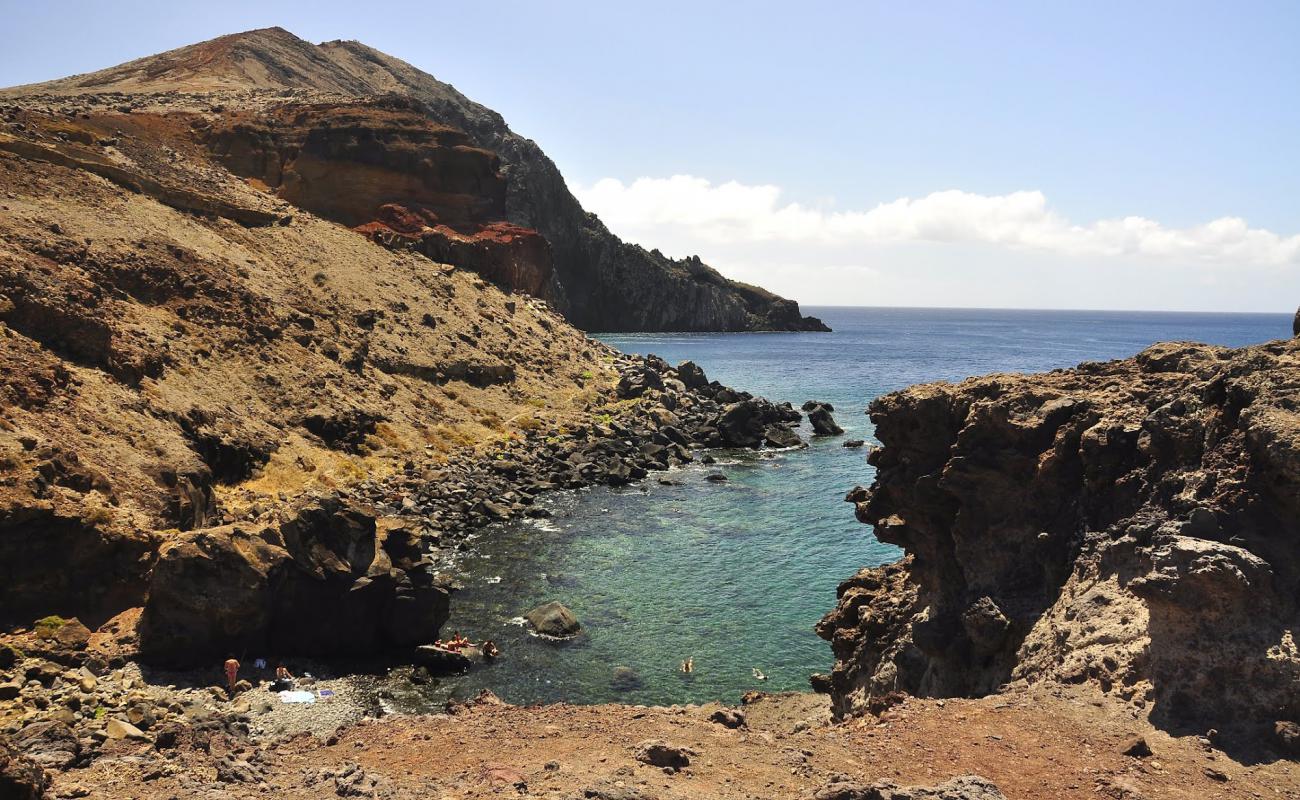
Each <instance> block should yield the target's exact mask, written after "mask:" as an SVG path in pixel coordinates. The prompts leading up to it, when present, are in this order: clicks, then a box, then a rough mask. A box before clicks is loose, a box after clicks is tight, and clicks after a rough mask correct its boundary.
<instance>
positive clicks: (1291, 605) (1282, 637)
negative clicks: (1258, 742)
mask: <svg viewBox="0 0 1300 800" xmlns="http://www.w3.org/2000/svg"><path fill="white" fill-rule="evenodd" d="M1298 387H1300V341H1296V340H1288V341H1279V342H1273V343H1270V344H1265V345H1259V346H1256V347H1249V348H1245V349H1241V350H1229V349H1225V348H1219V347H1210V346H1205V345H1196V344H1185V343H1169V344H1160V345H1155V346H1153V347H1151V348H1149V349H1148V350H1146V351H1144V352H1142V353H1141V354H1139V355H1137V356H1136V357H1134V358H1130V359H1126V360H1121V361H1114V362H1109V363H1090V364H1082V365H1080V366H1079V367H1077V368H1075V369H1071V370H1058V371H1055V372H1052V373H1048V374H1044V375H1031V376H1023V375H992V376H989V377H984V378H976V379H971V380H967V381H965V382H962V383H959V384H955V385H954V384H946V383H940V384H931V385H926V386H917V387H913V388H910V389H907V390H905V391H902V392H898V393H895V394H891V395H887V396H885V397H882V398H880V399H879V400H877V401H876V402H875V403H873V404H872V406H871V409H870V414H871V418H872V421H873V422H874V423H875V425H876V435H877V436H878V437H879V439H880V441H881V442H883V444H884V447H883V448H882V449H878V450H876V451H874V452H873V453H872V454H871V456H870V461H871V463H872V464H874V465H875V467H876V469H877V474H876V481H875V483H874V484H873V485H872V487H871V489H870V490H865V489H857V490H855V491H854V492H852V493H850V495H849V498H848V499H850V500H851V501H853V502H855V503H856V504H857V515H858V518H859V519H860V520H862V521H863V522H866V523H869V524H872V525H874V526H875V532H876V536H877V538H879V539H880V540H881V541H884V542H889V543H893V544H897V545H899V546H901V547H902V548H904V550H905V551H906V553H907V556H906V558H905V559H903V560H902V561H901V562H899V563H896V564H891V565H888V566H885V567H880V568H875V569H867V570H863V571H862V572H861V573H859V574H858V575H857V576H855V577H854V578H852V579H850V580H849V581H847V582H845V583H844V584H843V585H842V586H841V587H840V600H839V605H838V607H837V608H836V609H835V611H834V612H832V613H831V614H829V615H828V616H827V617H826V618H825V619H824V620H823V621H822V622H821V624H820V626H819V633H820V634H821V635H822V636H823V637H824V638H826V639H828V640H830V641H831V643H832V646H833V648H834V651H835V655H836V658H837V663H836V666H835V669H834V672H833V675H832V693H833V697H834V703H835V708H836V711H837V712H838V713H840V714H848V713H853V712H856V711H859V710H863V709H866V708H868V707H869V706H870V705H871V704H872V700H873V698H874V697H878V696H881V695H884V694H886V693H888V692H891V691H895V690H903V691H906V692H909V693H914V694H923V695H939V696H944V695H950V696H951V695H958V696H960V695H980V694H985V693H989V692H994V691H997V690H998V689H999V688H1000V687H1003V686H1004V685H1007V684H1011V683H1015V682H1029V683H1035V682H1041V681H1051V682H1057V683H1061V684H1087V685H1091V686H1094V687H1096V688H1097V689H1098V690H1099V691H1101V692H1104V693H1107V694H1110V695H1112V696H1115V697H1117V698H1119V699H1120V700H1122V701H1126V702H1129V703H1132V704H1133V705H1134V706H1135V707H1136V708H1139V709H1144V710H1146V711H1147V712H1149V714H1150V717H1151V719H1152V721H1153V722H1155V723H1156V724H1157V725H1160V726H1162V727H1165V728H1167V729H1170V730H1176V731H1197V732H1203V731H1205V730H1207V729H1208V728H1211V727H1213V728H1217V729H1218V730H1220V731H1225V732H1228V731H1230V732H1232V733H1234V734H1239V735H1247V736H1248V735H1256V734H1258V735H1267V734H1270V733H1271V732H1272V730H1273V729H1274V727H1275V722H1276V721H1278V720H1282V721H1294V720H1297V719H1300V653H1297V648H1296V643H1295V640H1294V636H1293V632H1294V631H1295V630H1296V628H1297V624H1300V617H1298V615H1297V598H1298V597H1300V548H1298V547H1297V544H1298V543H1300V522H1298V520H1300V516H1298V515H1297V512H1300V456H1297V453H1298V452H1300V417H1298V416H1297V414H1296V408H1297V402H1298V401H1300V388H1298ZM1225 735H1226V734H1225Z"/></svg>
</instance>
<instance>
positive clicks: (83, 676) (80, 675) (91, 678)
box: [76, 667, 99, 693]
mask: <svg viewBox="0 0 1300 800" xmlns="http://www.w3.org/2000/svg"><path fill="white" fill-rule="evenodd" d="M76 679H77V686H79V687H80V688H81V691H83V692H87V693H89V692H93V691H95V687H96V686H98V685H99V678H96V677H95V673H93V672H91V671H90V670H89V669H86V668H85V667H82V668H81V669H79V670H77V676H76Z"/></svg>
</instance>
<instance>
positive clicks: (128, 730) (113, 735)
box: [104, 717, 149, 741]
mask: <svg viewBox="0 0 1300 800" xmlns="http://www.w3.org/2000/svg"><path fill="white" fill-rule="evenodd" d="M104 732H105V733H106V734H108V738H110V739H138V740H140V741H148V740H149V736H148V735H147V734H146V733H145V732H144V731H142V730H140V729H139V728H137V727H136V726H134V725H132V724H131V723H129V722H127V721H126V720H124V719H121V718H119V717H109V718H108V724H107V725H106V726H105V727H104Z"/></svg>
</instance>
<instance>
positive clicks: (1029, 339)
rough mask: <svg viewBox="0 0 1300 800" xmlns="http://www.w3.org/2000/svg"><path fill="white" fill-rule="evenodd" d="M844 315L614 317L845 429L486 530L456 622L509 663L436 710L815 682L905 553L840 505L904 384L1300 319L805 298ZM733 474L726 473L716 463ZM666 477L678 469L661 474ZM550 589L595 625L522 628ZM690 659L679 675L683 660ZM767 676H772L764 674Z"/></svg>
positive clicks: (1033, 367) (638, 699) (865, 472)
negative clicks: (707, 329)
mask: <svg viewBox="0 0 1300 800" xmlns="http://www.w3.org/2000/svg"><path fill="white" fill-rule="evenodd" d="M806 313H810V314H814V315H816V316H819V317H821V318H822V319H824V320H825V321H826V322H827V324H829V325H830V326H831V327H832V328H833V329H834V332H833V333H830V334H822V333H750V334H725V333H722V334H608V335H599V338H600V339H601V340H603V341H605V342H607V343H609V344H611V345H613V346H615V347H617V348H619V349H620V350H623V351H625V352H632V353H654V354H655V355H658V356H661V357H663V358H665V359H667V360H668V361H669V362H671V363H677V362H679V361H682V360H685V359H690V360H692V361H695V362H696V363H697V364H699V365H700V366H701V367H703V368H704V370H705V371H706V373H707V374H708V376H709V377H710V378H715V379H717V380H719V381H721V382H722V383H724V384H727V385H729V386H733V387H735V388H738V389H744V390H746V391H750V392H753V393H754V394H757V395H762V396H765V397H768V398H769V399H772V400H776V401H781V400H789V401H790V402H792V403H794V404H795V406H796V407H798V406H799V405H800V404H802V403H803V402H804V401H805V400H810V399H812V400H821V401H825V402H829V403H831V404H833V405H834V407H835V418H836V420H837V421H838V422H839V423H840V425H841V426H842V427H843V428H844V429H845V434H844V436H840V437H834V438H818V439H812V438H811V436H810V434H811V431H810V430H809V429H808V428H807V425H806V424H805V426H804V428H803V430H802V431H801V432H802V434H803V435H804V436H805V438H808V439H809V440H810V443H811V446H810V447H808V448H807V449H804V450H796V451H783V452H776V453H771V452H760V453H752V452H731V451H727V452H723V453H719V454H717V457H718V464H716V465H714V466H712V467H704V466H702V465H698V464H697V465H692V466H689V467H686V468H683V469H680V470H674V471H672V472H669V473H663V474H652V475H651V477H650V478H649V479H647V480H646V481H644V482H642V483H641V484H639V485H634V486H629V487H623V488H618V489H611V488H599V487H598V488H592V489H587V490H581V491H578V492H564V493H557V494H555V495H553V496H550V497H548V498H546V499H545V500H544V501H543V502H544V504H545V505H546V507H547V508H549V509H550V510H551V511H552V513H553V517H552V518H551V519H545V520H535V521H519V522H512V523H508V524H504V525H499V526H495V527H489V528H486V529H484V530H482V531H481V532H480V533H479V534H477V536H476V538H475V540H474V542H473V547H472V548H471V550H469V551H467V552H466V554H465V555H464V556H463V558H462V561H461V564H460V566H461V568H462V570H463V573H464V578H463V580H464V584H465V585H464V588H463V589H462V590H460V591H459V592H458V593H457V594H456V595H455V597H454V598H453V609H452V619H451V621H450V622H449V623H448V626H447V628H446V629H445V632H446V633H448V634H449V633H450V632H451V631H452V630H460V631H463V632H464V633H466V634H467V635H469V636H471V637H472V638H475V639H484V638H491V639H493V640H495V641H496V642H497V644H498V645H499V646H500V647H501V649H502V651H503V657H502V658H501V659H500V660H499V661H498V662H497V663H495V664H493V665H491V666H488V667H484V668H480V669H478V670H476V671H474V672H472V673H470V674H469V675H467V676H464V677H460V678H455V679H451V680H445V681H442V682H440V683H438V684H436V685H434V686H432V687H422V688H420V689H418V690H416V692H415V695H413V696H407V697H403V698H398V700H399V703H398V704H399V705H404V706H408V707H427V706H428V705H429V704H430V703H431V702H440V701H442V700H444V699H446V698H447V697H450V696H457V697H467V696H471V695H473V694H475V693H476V692H477V691H478V690H479V689H481V688H490V689H492V690H493V691H494V692H496V693H497V694H498V695H500V696H501V697H502V698H504V699H505V700H507V701H509V702H513V703H540V702H560V701H563V702H570V703H602V702H621V703H646V704H672V703H688V702H707V701H710V700H723V701H726V702H733V703H734V702H736V701H737V700H738V699H739V697H740V695H741V694H743V693H744V692H746V691H748V690H751V689H759V690H765V691H782V690H804V689H807V688H808V676H809V674H810V673H813V672H824V671H828V670H829V669H830V666H831V662H832V659H831V653H830V648H829V646H828V645H827V644H826V643H825V642H823V641H822V640H821V639H819V638H817V636H816V634H815V633H813V625H814V624H815V623H816V622H817V620H818V619H819V618H820V617H821V616H822V615H823V614H825V613H826V612H827V611H829V610H830V609H831V608H832V606H833V605H834V603H835V589H836V586H837V585H838V584H839V583H840V581H842V580H844V579H845V578H848V577H849V576H851V575H853V573H854V572H856V571H857V570H858V569H860V568H862V567H864V566H871V565H877V564H881V563H886V562H888V561H891V560H893V559H895V558H897V557H898V556H899V551H898V549H897V548H894V547H892V546H889V545H884V544H881V543H879V542H877V541H876V540H875V539H874V538H873V537H872V535H871V529H870V527H869V526H866V525H862V524H860V523H858V522H857V521H856V520H855V519H854V517H853V508H852V506H850V505H849V504H847V503H845V502H843V498H844V494H845V492H847V491H848V490H849V489H850V488H852V487H853V486H854V485H855V484H863V485H867V484H869V483H870V482H871V479H872V469H871V467H870V466H868V465H867V463H866V461H865V455H866V450H865V449H846V448H844V447H842V443H843V441H844V440H845V439H851V438H861V439H866V440H867V441H868V442H869V443H870V442H871V441H872V436H871V434H872V429H871V424H870V420H868V419H867V417H866V415H865V413H864V411H865V409H866V407H867V405H868V404H869V403H870V402H871V400H872V399H873V398H875V397H878V396H880V395H881V394H884V393H887V392H890V391H893V390H896V389H901V388H903V387H905V386H908V385H911V384H914V383H919V382H925V381H936V380H959V379H962V378H965V377H968V376H971V375H979V374H984V373H989V372H1008V371H1011V372H1038V371H1043V370H1049V369H1054V368H1057V367H1067V366H1072V365H1074V364H1076V363H1078V362H1081V361H1098V360H1106V359H1112V358H1120V357H1124V356H1130V355H1132V354H1134V353H1136V352H1138V351H1139V350H1141V349H1143V348H1144V347H1146V346H1147V345H1150V344H1152V343H1153V342H1157V341H1167V340H1192V341H1200V342H1209V343H1213V344H1221V345H1229V346H1241V345H1245V344H1252V343H1257V342H1263V341H1267V340H1270V339H1277V338H1282V337H1287V336H1290V333H1291V317H1290V315H1286V314H1211V313H1153V312H1110V311H1098V312H1093V311H1006V310H955V309H899V308H809V309H806ZM715 471H721V472H723V473H725V474H726V475H727V477H728V478H729V480H728V481H727V482H725V483H714V482H709V481H706V480H705V476H706V475H707V474H709V473H710V472H715ZM660 478H667V479H669V480H671V481H673V484H672V485H663V484H661V483H659V481H658V479H660ZM547 600H559V601H560V602H563V603H564V604H566V605H568V606H569V607H570V608H571V609H573V611H574V613H575V614H576V615H577V616H578V618H579V620H580V621H581V622H582V624H583V626H584V631H583V633H582V635H581V636H580V637H578V638H577V639H576V640H573V641H570V642H553V641H547V640H543V639H540V638H537V637H534V636H531V635H529V634H528V633H526V632H525V631H524V629H523V627H522V626H521V624H520V623H521V620H520V616H521V615H522V614H523V613H524V612H525V611H527V610H528V609H529V608H531V607H533V606H534V605H537V604H539V603H541V602H544V601H547ZM688 657H690V658H693V659H694V664H695V670H694V672H692V673H691V674H689V675H684V674H682V673H681V671H680V670H679V665H680V663H681V662H682V660H683V659H686V658H688ZM756 670H757V673H761V675H762V676H763V677H764V678H765V679H760V678H759V677H757V675H756V672H755V671H756Z"/></svg>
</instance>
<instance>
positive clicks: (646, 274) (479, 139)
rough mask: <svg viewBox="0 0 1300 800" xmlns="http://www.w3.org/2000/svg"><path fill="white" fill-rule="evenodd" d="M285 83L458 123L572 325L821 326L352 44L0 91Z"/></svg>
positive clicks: (244, 53)
mask: <svg viewBox="0 0 1300 800" xmlns="http://www.w3.org/2000/svg"><path fill="white" fill-rule="evenodd" d="M283 90H307V91H309V92H314V93H317V94H318V95H319V94H321V93H325V94H329V95H332V96H333V99H332V100H331V101H330V102H334V103H337V102H339V101H340V100H342V101H343V102H355V101H356V100H358V99H372V98H375V97H378V96H382V95H390V94H399V95H403V96H406V97H409V98H413V99H414V100H416V101H418V103H419V104H420V107H421V109H420V110H421V113H423V114H424V115H426V116H427V117H428V118H429V119H431V120H433V121H434V122H437V123H440V124H442V125H444V126H450V127H451V128H454V129H457V130H458V131H463V132H464V134H465V135H467V136H468V137H469V139H470V141H471V142H472V144H473V145H474V146H475V147H477V148H481V149H484V150H487V151H490V152H491V153H494V154H496V156H497V157H499V158H500V160H501V164H502V166H503V177H504V179H505V215H506V216H505V220H506V221H508V222H510V223H512V224H513V225H514V226H516V227H517V228H522V229H529V230H535V231H538V232H540V233H541V235H542V236H543V237H545V239H546V241H547V242H548V243H549V246H550V251H551V254H552V255H553V258H554V265H555V271H554V276H553V279H551V280H550V281H549V286H548V287H547V288H546V290H545V291H544V292H542V293H541V295H540V296H544V297H547V298H549V299H551V300H552V301H553V302H554V303H555V304H556V306H557V307H558V308H559V309H560V310H561V311H562V312H563V313H564V314H565V316H566V317H567V318H568V319H569V320H570V321H572V322H573V323H574V324H575V325H577V326H578V327H581V328H583V329H586V330H606V331H615V330H618V331H651V330H695V331H704V330H727V331H741V330H810V331H817V330H826V327H825V325H823V324H822V323H821V321H820V320H817V319H815V318H813V317H804V316H802V315H800V313H799V306H798V304H797V303H795V302H794V301H791V300H786V299H784V298H781V297H778V296H776V295H774V294H772V293H770V292H767V291H765V290H763V289H760V288H758V287H755V286H750V285H747V284H743V283H739V282H736V281H731V280H728V279H727V278H725V277H723V276H722V275H721V274H719V273H718V272H717V271H716V270H714V269H712V268H711V267H709V266H707V265H705V264H704V263H702V262H701V261H700V259H699V258H698V257H692V258H687V259H680V260H677V259H671V258H668V257H666V256H664V255H662V254H660V253H659V252H658V251H653V250H651V251H647V250H645V249H643V248H641V247H638V246H636V245H632V244H627V243H625V242H622V241H620V240H619V239H618V237H616V236H614V235H613V234H612V233H610V231H609V230H608V229H607V228H606V227H605V226H604V225H603V224H602V223H601V222H600V220H599V219H597V218H596V217H595V216H594V215H591V214H588V213H587V212H585V211H584V210H583V209H582V207H581V205H580V204H579V203H578V201H577V200H576V199H575V198H574V197H573V195H572V194H571V193H570V192H569V190H568V188H567V187H566V186H565V183H564V179H563V177H562V176H561V175H560V172H559V170H558V169H557V168H556V166H555V164H554V163H553V162H552V161H551V160H550V159H549V158H547V157H546V155H545V154H544V153H543V152H542V150H541V148H539V147H538V146H537V144H536V143H534V142H532V141H531V140H529V139H525V138H524V137H522V136H519V135H518V134H516V133H515V132H513V131H511V130H510V128H509V127H508V126H507V125H506V123H505V120H503V119H502V118H501V116H500V115H499V114H497V113H496V112H494V111H491V110H490V109H487V108H485V107H483V106H481V105H479V104H477V103H475V102H473V101H471V100H469V99H468V98H466V97H465V96H464V95H462V94H461V93H460V92H458V91H456V90H455V89H454V88H453V87H451V86H449V85H447V84H445V83H442V82H440V81H438V80H436V79H435V78H433V77H432V76H430V75H428V74H426V73H423V72H421V71H419V70H417V69H415V68H414V67H412V66H411V65H409V64H407V63H405V62H403V61H399V60H398V59H395V58H392V57H391V56H387V55H385V54H383V53H380V52H378V51H377V50H374V49H372V48H370V47H367V46H365V45H363V44H361V43H359V42H344V41H336V42H327V43H325V44H322V45H319V46H318V45H312V44H310V43H308V42H305V41H303V40H301V39H299V38H297V37H296V36H294V35H292V34H291V33H289V32H287V31H285V30H282V29H279V28H269V29H265V30H258V31H250V32H247V33H241V34H233V35H230V36H223V37H221V38H218V39H214V40H212V41H209V42H203V43H201V44H197V45H192V46H189V47H184V48H180V49H178V50H173V51H170V52H167V53H162V54H160V55H157V56H151V57H148V58H144V59H140V60H137V61H133V62H130V63H127V64H122V65H120V66H118V67H113V68H110V69H106V70H102V71H100V72H96V73H92V74H89V75H79V76H73V77H71V78H64V79H62V80H57V81H51V82H49V83H44V84H37V85H33V86H25V87H17V88H16V89H11V90H7V91H5V92H0V98H3V97H5V96H6V95H7V96H9V97H25V98H46V99H51V100H60V101H64V102H67V101H71V102H75V103H92V104H94V103H102V104H112V105H113V106H114V107H121V108H125V109H127V110H128V111H130V110H141V109H143V108H145V107H147V106H148V104H149V103H151V102H154V103H156V102H158V101H159V99H160V96H159V95H158V94H157V93H162V92H168V93H172V96H171V98H170V100H169V102H173V101H175V100H176V99H177V95H176V93H189V94H188V95H187V97H188V100H189V102H191V103H192V105H193V106H194V108H195V109H203V110H204V111H209V112H210V111H211V109H213V108H219V109H221V112H224V111H226V110H227V108H228V107H233V108H235V109H236V110H240V109H243V110H246V108H247V106H248V105H249V104H250V96H253V95H259V93H260V96H261V97H262V99H263V100H264V101H266V100H272V101H273V100H276V99H277V98H278V97H279V96H280V95H281V94H282V92H283ZM279 99H280V101H281V102H283V99H282V98H279ZM317 99H318V100H319V99H320V98H317ZM218 113H220V112H218ZM266 138H275V137H264V139H266ZM291 138H292V137H291ZM303 166H304V168H306V167H309V164H304V165H303ZM271 185H275V184H271ZM355 224H361V223H360V222H357V223H355Z"/></svg>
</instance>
